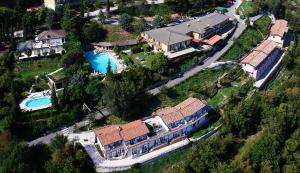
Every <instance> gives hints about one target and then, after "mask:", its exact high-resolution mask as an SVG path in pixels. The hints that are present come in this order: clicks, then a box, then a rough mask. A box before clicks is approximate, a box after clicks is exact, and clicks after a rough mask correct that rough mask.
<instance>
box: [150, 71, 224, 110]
mask: <svg viewBox="0 0 300 173" xmlns="http://www.w3.org/2000/svg"><path fill="white" fill-rule="evenodd" d="M225 71H226V70H225V69H219V70H204V71H201V72H199V73H198V74H196V75H194V76H193V77H191V78H190V79H188V80H186V81H184V82H182V83H180V84H178V85H176V86H174V87H172V88H168V89H167V88H165V89H164V88H163V89H162V91H161V93H160V94H159V95H157V96H154V97H153V98H152V100H151V103H150V104H151V105H149V108H150V109H149V110H148V111H150V112H148V113H151V112H153V111H155V110H156V109H157V108H160V107H165V106H174V105H176V104H178V103H180V102H182V101H184V100H185V99H187V98H188V97H190V96H193V97H196V96H199V95H200V94H199V93H200V92H206V89H207V87H208V86H210V85H211V84H213V83H216V81H217V80H218V78H219V77H221V76H222V75H223V73H224V72H225Z"/></svg>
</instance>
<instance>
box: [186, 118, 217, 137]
mask: <svg viewBox="0 0 300 173" xmlns="http://www.w3.org/2000/svg"><path fill="white" fill-rule="evenodd" d="M219 125H221V118H219V119H218V120H215V121H210V122H208V123H206V124H205V125H204V126H202V127H201V128H200V129H199V130H198V131H196V132H194V133H192V135H191V138H199V137H201V136H203V135H205V134H207V133H208V132H210V131H211V130H213V129H214V128H216V127H218V126H219Z"/></svg>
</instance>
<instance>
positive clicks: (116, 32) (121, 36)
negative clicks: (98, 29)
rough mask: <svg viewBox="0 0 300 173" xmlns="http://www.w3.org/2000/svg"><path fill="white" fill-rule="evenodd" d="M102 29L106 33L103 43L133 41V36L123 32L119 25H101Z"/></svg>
mask: <svg viewBox="0 0 300 173" xmlns="http://www.w3.org/2000/svg"><path fill="white" fill-rule="evenodd" d="M103 28H104V29H105V30H106V31H107V34H106V38H105V40H104V41H108V42H113V41H123V40H129V39H135V36H134V35H133V34H131V33H129V32H126V31H124V30H123V29H122V28H121V27H120V26H119V25H103Z"/></svg>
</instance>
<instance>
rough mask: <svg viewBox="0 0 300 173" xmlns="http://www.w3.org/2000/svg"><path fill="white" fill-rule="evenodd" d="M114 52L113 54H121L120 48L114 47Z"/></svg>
mask: <svg viewBox="0 0 300 173" xmlns="http://www.w3.org/2000/svg"><path fill="white" fill-rule="evenodd" d="M114 52H115V53H116V54H120V52H121V49H120V47H118V46H115V47H114Z"/></svg>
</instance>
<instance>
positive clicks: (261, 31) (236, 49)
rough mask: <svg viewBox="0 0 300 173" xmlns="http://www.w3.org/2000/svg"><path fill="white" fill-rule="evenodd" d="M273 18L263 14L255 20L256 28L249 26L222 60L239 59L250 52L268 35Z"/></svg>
mask: <svg viewBox="0 0 300 173" xmlns="http://www.w3.org/2000/svg"><path fill="white" fill-rule="evenodd" d="M271 22H272V21H271V19H270V18H269V17H268V16H262V17H261V18H260V19H258V20H257V21H255V25H256V28H247V29H246V30H245V31H244V32H243V33H242V34H241V35H240V37H239V38H237V39H236V40H235V43H234V44H233V46H232V47H231V48H230V49H229V50H228V51H227V52H226V53H225V54H224V55H223V56H222V57H221V60H239V59H240V58H242V57H243V56H244V55H245V54H247V53H249V52H250V51H251V49H253V48H254V47H255V46H257V44H259V43H261V41H262V40H263V38H264V37H266V36H267V34H268V31H269V26H270V25H271Z"/></svg>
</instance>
